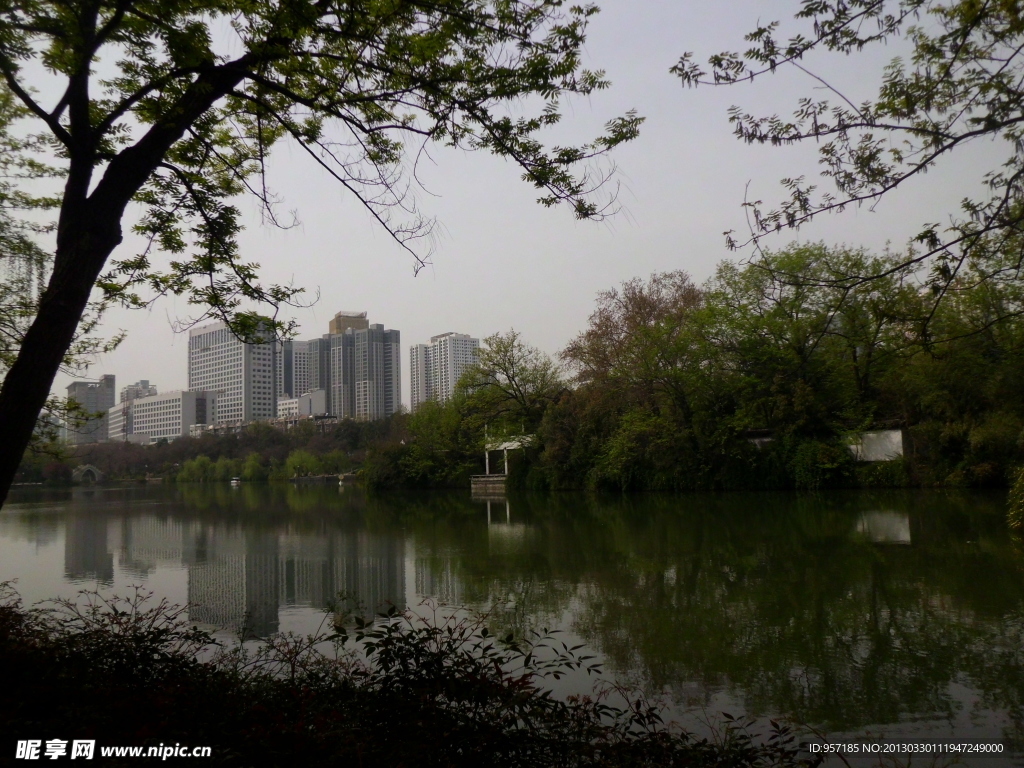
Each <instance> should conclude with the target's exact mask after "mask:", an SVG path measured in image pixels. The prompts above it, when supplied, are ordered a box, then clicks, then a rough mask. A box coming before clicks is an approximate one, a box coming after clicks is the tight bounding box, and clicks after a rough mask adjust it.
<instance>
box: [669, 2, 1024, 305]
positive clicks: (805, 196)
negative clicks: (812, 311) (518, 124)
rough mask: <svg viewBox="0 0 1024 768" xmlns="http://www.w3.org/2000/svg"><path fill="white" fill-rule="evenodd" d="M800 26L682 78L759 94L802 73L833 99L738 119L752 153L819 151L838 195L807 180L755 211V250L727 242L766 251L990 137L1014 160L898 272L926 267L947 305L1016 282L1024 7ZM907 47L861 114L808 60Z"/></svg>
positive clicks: (857, 12)
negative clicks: (765, 244)
mask: <svg viewBox="0 0 1024 768" xmlns="http://www.w3.org/2000/svg"><path fill="white" fill-rule="evenodd" d="M796 19H797V21H798V22H799V23H802V24H806V25H809V26H810V30H809V31H808V32H806V33H797V34H795V35H794V36H793V37H791V38H790V39H789V40H783V39H781V38H780V36H779V24H778V22H772V23H768V24H762V25H760V26H759V27H758V28H757V29H756V30H754V31H753V32H751V33H750V34H748V35H747V36H746V40H747V42H748V43H749V44H750V47H749V48H747V50H745V51H744V52H743V53H742V54H737V53H728V52H727V53H721V54H718V55H715V56H712V57H710V59H709V60H708V68H707V69H705V68H703V67H702V66H701V65H699V64H697V63H696V62H695V60H694V57H693V54H692V53H687V54H685V55H684V56H683V57H682V58H681V59H680V61H679V62H678V63H677V64H676V65H675V66H674V67H673V68H672V72H673V73H675V74H676V75H678V76H679V77H680V78H681V80H682V82H683V83H684V84H685V85H688V86H697V85H701V84H715V85H728V84H736V83H740V82H750V81H754V80H759V79H761V78H762V77H764V76H765V75H768V74H770V73H774V72H775V71H777V70H779V69H780V68H785V67H791V68H796V69H799V70H801V71H803V72H806V73H807V74H808V75H810V76H811V77H813V78H814V79H815V80H816V81H817V83H818V84H819V85H822V86H824V88H825V90H826V91H827V92H828V94H829V95H828V96H827V97H826V98H803V99H801V100H800V102H799V104H798V106H797V108H796V110H795V112H794V114H793V117H792V119H791V120H787V119H785V118H781V117H779V116H778V115H771V116H756V115H752V114H749V113H747V112H745V111H744V110H743V109H741V108H740V107H732V109H731V110H730V113H729V119H730V121H731V122H732V124H733V126H734V131H735V134H736V136H737V137H739V138H740V139H741V140H743V141H745V142H747V143H751V144H771V145H780V144H792V143H799V142H803V141H813V142H814V143H815V144H816V145H817V146H818V154H819V157H820V162H821V164H822V166H823V168H824V170H823V172H822V173H823V175H824V177H825V178H826V179H830V180H831V182H832V183H833V184H834V186H835V190H836V191H835V192H834V193H831V192H822V191H820V190H818V188H817V185H816V184H814V183H811V182H809V181H807V180H806V179H804V178H803V177H800V178H793V179H785V180H783V182H782V183H783V185H784V186H785V187H786V188H787V190H788V192H789V198H788V200H785V201H784V202H783V203H782V204H781V205H780V206H779V207H778V208H774V209H772V208H767V207H765V206H763V205H762V203H761V202H760V201H748V202H747V203H746V205H747V208H748V210H749V211H750V212H751V232H750V238H749V240H747V239H745V238H736V237H735V236H734V233H731V232H730V233H727V238H728V244H729V245H730V246H731V247H733V248H736V247H739V246H741V245H743V244H744V241H745V242H747V243H750V242H753V243H755V244H756V243H758V242H759V241H760V240H761V239H762V238H764V237H765V236H766V235H768V234H770V233H773V232H777V231H779V230H782V229H798V228H799V227H800V226H801V225H803V224H805V223H807V222H809V221H811V220H812V219H814V218H816V217H818V216H820V215H822V214H825V213H830V212H838V211H842V210H843V209H844V208H846V207H847V206H850V205H862V204H869V205H870V204H874V203H875V202H877V201H878V200H879V199H880V198H882V197H883V196H886V195H892V194H896V193H897V190H898V189H899V188H900V187H902V186H904V185H905V184H906V182H908V181H909V180H911V179H913V178H915V177H918V176H921V175H923V174H925V173H927V172H928V171H929V170H930V169H932V168H933V167H934V166H935V165H936V164H937V163H938V162H939V161H940V160H941V159H942V158H944V157H946V156H948V155H950V154H953V153H957V152H958V150H960V149H961V148H962V147H965V146H966V145H968V144H969V143H972V142H975V141H977V140H979V139H985V138H987V139H990V140H992V141H996V140H998V145H999V146H1001V147H1002V148H1003V151H1004V160H1003V162H1002V164H1001V165H1000V166H998V167H995V168H991V169H989V170H988V171H987V173H985V174H984V177H983V181H984V188H985V190H986V193H985V194H986V195H987V196H983V197H981V198H978V199H969V198H965V199H964V200H963V203H962V210H961V211H960V213H959V214H956V213H952V212H951V213H950V214H949V221H948V223H947V224H945V225H943V224H940V223H937V221H938V218H939V215H940V214H939V212H937V213H936V219H935V220H933V221H932V222H930V223H922V225H921V229H920V231H919V232H918V233H917V234H916V235H915V236H914V238H913V244H914V248H913V249H912V251H911V252H910V253H909V254H908V255H907V256H906V258H905V259H904V260H903V261H902V263H900V264H898V265H896V267H894V268H898V269H903V268H906V267H927V268H928V270H929V281H930V284H931V287H932V290H933V294H934V297H935V299H936V301H935V302H934V304H936V305H937V303H938V301H939V300H941V299H942V298H943V297H944V296H946V295H947V293H948V292H949V291H950V290H951V288H952V287H953V286H955V285H957V278H958V276H959V275H962V274H963V273H964V272H965V271H968V270H971V271H973V272H974V273H975V277H977V278H978V279H981V280H993V281H1001V280H1010V281H1018V280H1019V279H1020V273H1021V269H1022V267H1024V238H1022V237H1021V235H1022V231H1024V141H1022V139H1024V98H1022V96H1024V91H1022V86H1021V83H1022V82H1024V8H1022V7H1021V5H1020V4H1019V3H990V2H975V1H974V0H952V1H951V2H948V3H940V2H936V0H801V3H800V10H799V11H798V12H797V13H796ZM899 36H903V37H905V38H906V40H907V42H908V43H909V47H910V53H909V56H907V57H906V58H905V59H904V58H896V59H893V60H892V62H891V63H890V64H889V65H888V67H886V69H885V72H884V75H883V77H882V82H881V84H880V86H879V90H878V96H877V97H876V98H875V99H874V101H867V102H864V103H861V104H855V103H854V102H853V100H852V99H851V98H848V97H847V96H845V95H844V94H843V93H841V92H840V91H839V90H838V89H837V88H836V87H835V86H834V85H833V84H831V83H829V82H828V80H827V79H826V78H824V77H822V76H820V75H819V74H817V73H814V72H811V71H810V70H808V69H807V67H806V64H805V61H804V59H805V57H806V56H807V54H809V53H811V52H812V51H816V50H819V49H824V50H826V51H831V52H834V53H838V54H846V55H848V56H849V55H852V54H855V53H857V52H859V51H861V50H862V49H864V48H866V47H868V46H872V45H878V44H885V43H887V42H889V41H891V40H893V39H894V38H896V37H899ZM885 274H888V273H881V272H874V273H871V272H869V273H849V274H846V275H843V276H842V278H841V280H842V282H845V283H847V284H850V283H860V282H864V281H870V280H872V279H875V278H878V277H881V276H884V275H885ZM791 277H793V278H795V279H799V278H800V276H798V275H794V276H791Z"/></svg>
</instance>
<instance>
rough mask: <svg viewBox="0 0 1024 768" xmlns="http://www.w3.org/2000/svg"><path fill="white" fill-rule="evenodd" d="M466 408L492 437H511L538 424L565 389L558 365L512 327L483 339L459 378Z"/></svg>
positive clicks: (530, 429)
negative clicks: (472, 362)
mask: <svg viewBox="0 0 1024 768" xmlns="http://www.w3.org/2000/svg"><path fill="white" fill-rule="evenodd" d="M459 385H460V387H461V388H463V389H465V390H468V392H469V396H468V402H467V407H468V408H469V409H471V410H472V411H475V413H476V417H477V418H478V419H483V420H484V421H485V422H486V423H487V425H488V429H489V431H490V434H491V435H494V434H505V435H516V434H521V433H523V432H524V431H527V432H529V431H532V430H535V429H536V428H537V425H538V424H540V420H541V417H542V416H543V415H544V409H545V408H546V407H547V406H548V405H549V404H550V403H551V402H552V401H553V400H554V399H555V398H556V397H557V396H558V394H559V393H560V392H561V391H562V390H563V389H564V385H563V383H562V379H561V376H560V374H559V370H558V366H557V365H555V363H554V362H553V361H552V360H551V358H550V357H548V356H547V355H546V354H544V353H543V352H541V351H540V350H539V349H537V348H536V347H532V346H530V345H529V344H526V343H524V342H523V340H522V336H521V335H520V334H519V333H518V332H517V331H515V330H514V329H513V330H509V332H508V333H504V334H502V333H496V334H494V335H492V336H488V337H487V338H486V339H484V346H483V347H482V348H481V350H480V359H479V362H478V363H477V365H475V366H472V367H470V368H469V369H468V370H467V371H466V372H465V373H464V374H463V376H462V379H461V380H460V381H459Z"/></svg>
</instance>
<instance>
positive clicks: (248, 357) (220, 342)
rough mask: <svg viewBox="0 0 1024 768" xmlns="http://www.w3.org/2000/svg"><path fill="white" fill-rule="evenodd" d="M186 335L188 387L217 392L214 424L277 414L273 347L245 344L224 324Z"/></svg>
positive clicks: (203, 327) (251, 419) (196, 330)
mask: <svg viewBox="0 0 1024 768" xmlns="http://www.w3.org/2000/svg"><path fill="white" fill-rule="evenodd" d="M188 335H189V339H188V388H189V390H190V391H193V392H195V391H208V392H213V393H216V401H217V408H216V415H215V417H214V423H216V424H230V423H237V422H246V421H255V420H257V419H270V418H273V417H274V416H275V415H276V413H277V391H276V390H277V383H278V380H277V375H276V373H275V370H274V369H275V368H276V365H275V363H276V360H277V356H276V355H275V354H274V351H275V346H276V345H275V344H273V343H267V344H246V343H244V342H242V341H239V340H238V339H237V338H235V336H234V334H232V333H231V330H230V329H229V328H228V326H227V324H226V323H223V322H217V323H211V324H210V325H204V326H202V327H200V328H193V329H192V330H190V331H189V334H188Z"/></svg>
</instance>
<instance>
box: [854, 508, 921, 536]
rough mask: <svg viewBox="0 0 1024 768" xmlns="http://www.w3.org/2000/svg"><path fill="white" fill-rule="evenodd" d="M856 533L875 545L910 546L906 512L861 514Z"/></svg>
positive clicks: (908, 522) (908, 517) (908, 516)
mask: <svg viewBox="0 0 1024 768" xmlns="http://www.w3.org/2000/svg"><path fill="white" fill-rule="evenodd" d="M857 532H858V533H861V534H863V535H865V536H867V537H868V538H869V539H871V541H873V542H875V543H876V544H910V543H911V539H910V515H909V514H907V513H906V512H892V511H886V512H863V513H861V516H860V517H859V518H857Z"/></svg>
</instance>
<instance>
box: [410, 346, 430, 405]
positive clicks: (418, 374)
mask: <svg viewBox="0 0 1024 768" xmlns="http://www.w3.org/2000/svg"><path fill="white" fill-rule="evenodd" d="M433 396H434V388H433V387H432V386H431V378H430V347H429V346H427V345H426V344H413V345H412V346H411V347H409V399H410V405H411V406H412V411H413V413H415V412H416V409H417V408H419V407H420V405H421V404H423V403H425V402H426V401H427V400H430V399H431V398H432V397H433Z"/></svg>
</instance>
